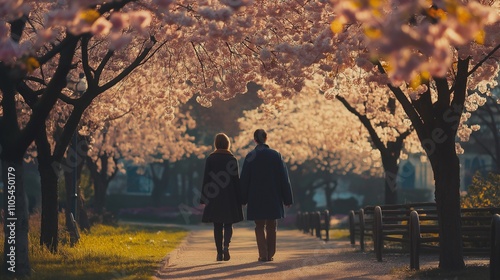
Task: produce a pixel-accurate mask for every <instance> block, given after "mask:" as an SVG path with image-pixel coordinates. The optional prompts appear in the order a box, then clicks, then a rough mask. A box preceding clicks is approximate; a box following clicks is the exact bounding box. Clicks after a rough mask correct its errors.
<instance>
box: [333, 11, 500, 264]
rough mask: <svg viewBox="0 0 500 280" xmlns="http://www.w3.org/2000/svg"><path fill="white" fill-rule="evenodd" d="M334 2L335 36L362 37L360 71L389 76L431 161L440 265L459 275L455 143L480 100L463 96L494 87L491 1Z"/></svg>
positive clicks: (495, 44)
mask: <svg viewBox="0 0 500 280" xmlns="http://www.w3.org/2000/svg"><path fill="white" fill-rule="evenodd" d="M332 2H333V4H334V6H335V8H336V10H335V11H336V18H335V20H334V21H333V22H332V24H331V28H332V30H333V31H334V32H337V33H338V34H345V33H347V32H350V31H351V30H353V29H354V30H357V31H356V32H362V34H363V35H362V36H360V37H359V41H358V42H361V44H362V46H363V48H365V49H366V50H367V51H368V52H365V51H364V50H363V52H361V53H358V54H357V64H358V65H362V66H364V67H366V68H367V69H372V70H375V71H378V73H384V74H385V73H386V74H387V77H388V80H387V81H386V85H387V87H388V88H389V89H390V90H391V92H392V93H393V94H394V96H395V97H396V99H397V100H398V101H399V103H400V104H401V105H402V107H403V109H404V110H405V112H406V114H407V115H408V117H409V119H410V120H411V122H412V126H413V127H414V129H415V131H416V132H417V134H418V137H419V139H420V141H421V144H422V147H423V148H424V150H425V151H426V154H427V156H428V157H429V160H430V162H431V166H432V169H433V172H434V178H435V184H436V191H435V199H436V203H437V207H438V216H439V227H440V235H439V236H440V250H441V253H440V262H439V266H440V267H441V268H444V269H457V268H458V269H459V268H462V267H464V262H463V252H462V238H461V227H460V195H459V190H460V178H459V170H460V169H459V160H458V157H457V151H458V152H461V148H460V147H459V146H457V145H456V143H455V137H456V136H459V137H463V134H464V133H465V134H467V132H469V134H470V129H467V127H466V126H465V125H463V124H464V121H465V120H466V118H467V114H463V111H464V110H474V109H475V108H477V107H476V106H474V105H477V104H478V103H480V101H478V98H479V96H477V95H467V89H468V88H475V87H477V86H479V87H485V85H486V84H487V83H492V84H494V81H493V80H492V77H493V75H494V74H495V73H496V72H497V70H496V69H497V68H498V65H497V63H496V62H495V61H494V60H492V59H491V58H492V57H493V56H495V55H496V50H497V49H498V48H500V45H498V42H497V41H496V39H495V38H497V36H496V34H495V33H496V32H495V30H498V26H497V24H498V21H497V10H495V9H492V8H490V7H489V6H488V4H492V2H489V3H484V2H483V3H480V2H476V1H470V2H465V3H462V2H460V1H434V5H432V6H429V4H428V3H427V2H426V1H411V2H408V1H386V2H370V3H368V2H358V1H332ZM484 4H486V5H484ZM394 7H398V8H397V9H394ZM342 36H343V35H339V39H340V38H341V37H342ZM348 57H349V56H348ZM369 61H372V62H375V65H376V66H377V67H376V68H375V69H374V68H373V67H372V66H369V65H370V63H368V62H369ZM381 84H383V83H381Z"/></svg>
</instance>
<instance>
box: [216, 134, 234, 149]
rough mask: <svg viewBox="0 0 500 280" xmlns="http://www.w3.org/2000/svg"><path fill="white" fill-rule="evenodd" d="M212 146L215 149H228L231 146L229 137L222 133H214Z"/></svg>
mask: <svg viewBox="0 0 500 280" xmlns="http://www.w3.org/2000/svg"><path fill="white" fill-rule="evenodd" d="M214 146H215V148H216V149H225V150H229V148H231V142H230V141H229V137H227V135H226V134H224V133H218V134H217V135H215V140H214Z"/></svg>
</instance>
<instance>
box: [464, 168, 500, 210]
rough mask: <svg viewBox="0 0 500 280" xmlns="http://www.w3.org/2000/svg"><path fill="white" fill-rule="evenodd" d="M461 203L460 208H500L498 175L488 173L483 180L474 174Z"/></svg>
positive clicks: (478, 174) (499, 176)
mask: <svg viewBox="0 0 500 280" xmlns="http://www.w3.org/2000/svg"><path fill="white" fill-rule="evenodd" d="M461 203H462V208H476V207H500V174H495V173H490V174H488V176H487V177H486V178H483V177H482V176H481V174H480V173H476V174H475V175H474V177H473V178H472V185H470V186H469V188H468V191H467V194H466V195H464V196H463V197H462V202H461Z"/></svg>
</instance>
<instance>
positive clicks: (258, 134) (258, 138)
mask: <svg viewBox="0 0 500 280" xmlns="http://www.w3.org/2000/svg"><path fill="white" fill-rule="evenodd" d="M253 139H254V140H255V142H257V144H264V143H266V140H267V133H266V131H265V130H264V129H261V128H259V129H257V130H256V131H255V132H254V133H253Z"/></svg>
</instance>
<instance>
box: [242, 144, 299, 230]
mask: <svg viewBox="0 0 500 280" xmlns="http://www.w3.org/2000/svg"><path fill="white" fill-rule="evenodd" d="M240 185H241V201H242V203H243V204H247V219H248V220H272V219H281V218H284V217H285V211H284V208H283V205H292V204H293V195H292V188H291V185H290V179H289V177H288V170H287V168H286V164H285V162H284V161H283V157H282V156H281V154H280V153H278V152H277V151H276V150H273V149H271V148H269V146H268V145H266V144H258V145H257V146H256V147H255V149H254V150H253V151H251V152H250V153H249V154H248V155H247V156H246V157H245V161H244V162H243V168H242V170H241V177H240Z"/></svg>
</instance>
